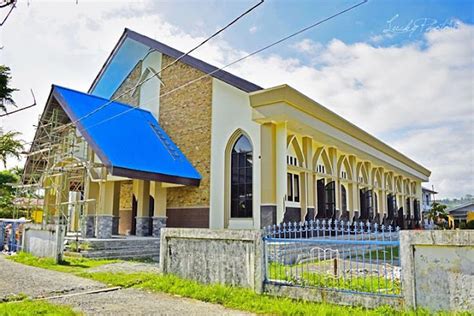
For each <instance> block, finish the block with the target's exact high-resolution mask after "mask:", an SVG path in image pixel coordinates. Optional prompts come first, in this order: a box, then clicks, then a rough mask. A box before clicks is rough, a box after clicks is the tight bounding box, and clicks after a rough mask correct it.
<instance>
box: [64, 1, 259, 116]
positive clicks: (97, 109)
mask: <svg viewBox="0 0 474 316" xmlns="http://www.w3.org/2000/svg"><path fill="white" fill-rule="evenodd" d="M264 1H265V0H260V2H259V3H257V4H255V5H254V6H252V7H251V8H249V9H248V10H246V11H245V12H243V13H242V14H240V15H239V16H238V17H236V18H235V19H233V20H232V21H230V22H229V23H228V24H227V25H226V26H224V27H223V28H221V29H219V30H218V31H217V32H215V33H214V34H212V35H211V36H209V37H208V38H206V39H205V40H204V41H202V42H201V43H199V44H198V45H197V46H195V47H193V48H192V49H190V50H189V51H187V52H186V53H183V54H182V55H181V56H179V57H178V58H177V59H175V60H174V61H173V62H171V63H170V64H168V65H166V66H165V67H164V68H163V69H161V70H160V71H158V72H156V73H154V74H153V75H152V76H150V77H148V78H146V79H144V80H143V81H141V82H140V83H138V84H137V85H135V86H134V87H133V88H131V89H128V90H126V91H124V92H123V93H121V94H120V95H118V96H116V97H115V98H112V99H110V100H109V101H107V102H106V103H105V104H103V105H101V106H99V107H98V108H96V109H95V110H93V111H91V112H89V113H87V114H85V115H84V116H82V117H80V118H78V119H76V120H75V121H73V122H71V123H70V124H76V123H78V122H80V121H81V120H83V119H86V118H88V117H90V116H91V115H93V114H95V113H97V112H98V111H100V110H102V109H103V108H105V107H106V106H108V105H110V104H111V103H112V102H114V101H116V100H118V99H120V98H121V97H122V96H124V95H126V94H127V93H129V92H131V91H133V90H135V89H137V88H138V87H139V86H141V85H143V84H144V83H145V82H147V81H149V80H151V79H152V78H153V77H156V76H159V74H161V72H163V71H165V70H166V69H167V68H169V67H171V66H172V65H174V64H176V63H177V62H178V61H180V60H181V59H183V58H184V57H185V56H187V55H189V54H191V53H192V52H194V51H195V50H196V49H198V48H199V47H201V46H203V45H204V44H206V43H207V42H209V41H210V40H211V39H213V38H214V37H216V36H217V35H219V34H220V33H222V32H223V31H225V30H226V29H228V28H229V27H230V26H232V25H233V24H235V23H236V22H237V21H238V20H240V19H241V18H243V17H244V16H245V15H247V14H249V13H250V12H251V11H253V10H254V9H255V8H257V7H258V6H260V5H261V4H262V3H263V2H264ZM149 53H150V52H148V53H147V54H149Z"/></svg>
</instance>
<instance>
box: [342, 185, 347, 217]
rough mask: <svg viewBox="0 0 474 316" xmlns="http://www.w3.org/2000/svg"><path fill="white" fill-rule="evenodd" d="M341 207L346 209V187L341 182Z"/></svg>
mask: <svg viewBox="0 0 474 316" xmlns="http://www.w3.org/2000/svg"><path fill="white" fill-rule="evenodd" d="M341 209H342V210H343V211H347V192H346V187H345V186H343V185H342V184H341Z"/></svg>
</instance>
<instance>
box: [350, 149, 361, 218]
mask: <svg viewBox="0 0 474 316" xmlns="http://www.w3.org/2000/svg"><path fill="white" fill-rule="evenodd" d="M349 164H350V165H351V170H352V185H351V188H350V190H351V194H350V195H351V203H350V205H351V210H350V212H351V214H350V219H351V220H352V218H353V217H354V216H355V217H356V218H358V217H359V215H360V204H359V185H358V181H359V179H358V175H357V160H356V157H355V156H350V157H349Z"/></svg>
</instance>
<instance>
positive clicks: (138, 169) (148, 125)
mask: <svg viewBox="0 0 474 316" xmlns="http://www.w3.org/2000/svg"><path fill="white" fill-rule="evenodd" d="M52 95H53V97H54V98H55V99H56V100H57V101H58V103H59V104H60V105H61V107H62V108H63V109H64V111H65V112H66V114H67V115H68V117H69V118H70V119H71V121H73V122H74V121H76V120H77V119H79V118H82V117H84V115H86V114H88V113H90V112H91V111H93V110H94V109H97V108H98V107H100V106H102V105H104V104H105V103H107V102H110V101H109V100H107V99H104V98H100V97H97V96H93V95H90V94H86V93H83V92H79V91H75V90H71V89H68V88H64V87H59V86H56V85H53V88H52ZM131 108H133V107H132V106H130V105H127V104H123V103H119V102H111V103H110V104H109V105H107V106H106V107H104V108H103V109H101V110H99V111H97V112H96V113H94V114H93V115H91V116H89V117H87V118H84V119H82V120H80V121H79V122H77V123H76V127H77V128H78V129H79V131H80V133H81V135H82V136H83V137H84V138H85V139H86V141H87V142H88V144H89V145H90V146H91V147H92V149H93V150H94V151H95V153H96V154H97V155H98V156H99V158H100V160H101V161H102V162H103V163H104V164H105V165H106V166H107V168H108V170H109V172H110V173H111V174H112V175H115V176H123V177H129V178H134V179H143V180H153V181H162V182H170V183H178V184H186V185H199V181H200V179H201V176H200V174H199V173H198V172H197V171H196V169H194V167H193V166H192V165H191V163H190V162H189V161H188V160H187V158H186V157H185V156H184V155H183V153H182V152H181V151H180V150H179V148H178V147H177V146H176V145H175V144H174V143H173V141H172V140H171V139H170V137H169V136H168V135H167V134H166V132H165V131H164V130H163V129H162V128H161V126H160V125H159V123H158V121H157V120H156V118H155V117H154V116H153V115H152V114H151V113H150V112H149V111H146V110H143V109H139V108H135V109H134V110H130V109H131ZM122 113H123V114H122Z"/></svg>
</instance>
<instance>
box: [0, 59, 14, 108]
mask: <svg viewBox="0 0 474 316" xmlns="http://www.w3.org/2000/svg"><path fill="white" fill-rule="evenodd" d="M10 79H11V76H10V68H9V67H7V66H5V65H0V111H2V112H6V111H7V105H13V106H15V101H13V98H12V93H13V92H14V91H17V90H18V89H14V88H11V87H9V82H10Z"/></svg>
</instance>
